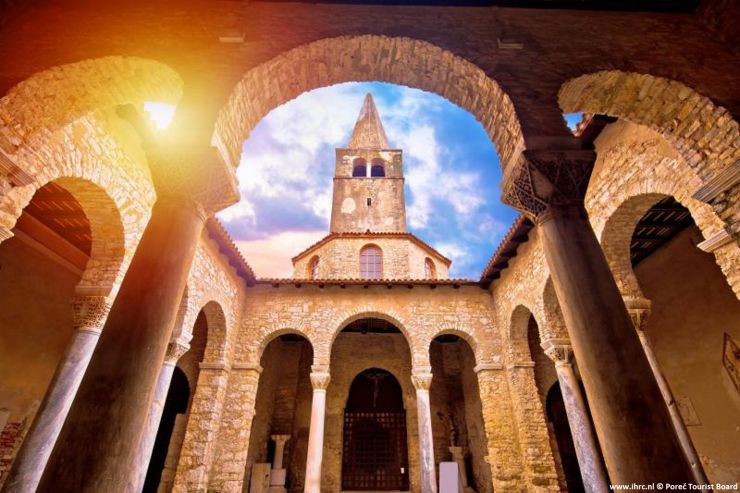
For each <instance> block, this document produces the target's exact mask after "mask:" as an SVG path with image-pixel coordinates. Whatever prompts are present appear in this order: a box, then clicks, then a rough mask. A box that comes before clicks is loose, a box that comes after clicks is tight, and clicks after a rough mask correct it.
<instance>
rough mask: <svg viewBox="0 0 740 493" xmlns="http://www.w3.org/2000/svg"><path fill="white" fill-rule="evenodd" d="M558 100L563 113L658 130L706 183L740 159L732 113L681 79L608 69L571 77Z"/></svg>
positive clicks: (739, 146)
mask: <svg viewBox="0 0 740 493" xmlns="http://www.w3.org/2000/svg"><path fill="white" fill-rule="evenodd" d="M558 102H559V104H560V108H561V109H562V111H563V113H578V112H584V113H592V114H603V115H609V116H616V117H619V118H623V119H625V120H629V121H631V122H634V123H639V124H641V125H645V126H647V127H649V128H651V129H652V130H655V131H656V132H658V133H659V134H661V135H662V136H663V137H665V138H666V140H668V141H669V142H670V143H671V144H672V145H673V146H674V147H675V148H676V150H677V151H678V152H679V153H680V154H681V155H682V156H683V158H684V159H685V160H686V162H687V163H688V164H689V166H691V167H692V168H694V169H695V170H696V172H697V174H698V175H699V177H700V178H701V179H702V181H703V182H706V181H708V180H709V179H711V178H713V177H714V176H716V175H717V174H719V173H721V172H722V171H724V170H726V169H727V168H729V167H731V166H734V165H735V163H736V162H737V161H738V159H740V132H739V131H738V124H737V122H736V121H735V120H734V119H733V117H732V114H731V113H730V112H729V111H728V110H726V109H725V108H723V107H721V106H716V105H715V104H714V103H713V102H712V101H711V100H710V99H709V98H707V97H705V96H702V95H701V94H699V93H698V92H696V91H694V90H693V89H692V88H690V87H688V86H686V85H684V84H682V83H680V82H677V81H673V80H669V79H665V78H662V77H655V76H652V75H649V74H638V73H634V72H622V71H619V70H605V71H601V72H595V73H592V74H586V75H581V76H580V77H576V78H574V79H571V80H569V81H567V82H566V83H565V84H563V85H562V87H561V88H560V91H559V93H558Z"/></svg>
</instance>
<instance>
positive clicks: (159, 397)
mask: <svg viewBox="0 0 740 493" xmlns="http://www.w3.org/2000/svg"><path fill="white" fill-rule="evenodd" d="M188 349H190V344H188V343H187V342H186V341H183V340H174V341H172V342H170V343H169V345H168V346H167V354H166V355H165V358H164V364H162V369H161V370H160V371H159V378H157V386H156V387H155V388H154V398H153V400H152V407H151V409H149V416H148V417H147V420H146V427H145V428H144V433H143V434H142V436H141V441H140V442H139V451H138V453H137V459H136V466H135V467H134V469H133V471H132V472H131V474H132V476H134V477H136V478H138V479H137V482H136V488H135V490H134V491H137V492H138V491H141V490H142V489H143V488H144V480H145V479H146V473H147V471H148V470H149V461H150V460H151V458H152V452H153V451H154V442H155V440H156V439H157V432H159V423H160V421H161V420H162V411H164V403H165V402H166V401H167V394H168V393H169V390H170V383H172V374H173V373H174V371H175V365H176V364H177V360H179V359H180V357H181V356H182V355H183V354H185V353H186V352H187V351H188Z"/></svg>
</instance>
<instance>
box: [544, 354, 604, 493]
mask: <svg viewBox="0 0 740 493" xmlns="http://www.w3.org/2000/svg"><path fill="white" fill-rule="evenodd" d="M542 347H543V348H544V350H545V354H547V356H548V357H549V358H550V359H551V360H552V361H553V362H554V363H555V371H556V372H557V374H558V382H559V383H560V391H561V393H562V395H563V402H564V403H565V412H566V414H567V415H568V425H569V426H570V432H571V436H572V437H573V445H574V447H575V449H576V456H577V457H578V467H579V468H580V470H581V478H583V486H584V487H585V489H586V491H587V492H589V493H596V492H598V493H604V492H608V491H609V477H608V476H607V474H606V471H605V470H604V466H603V465H602V462H601V453H600V452H599V443H598V441H597V440H596V436H595V435H594V433H593V429H592V425H591V419H590V418H589V415H588V410H587V409H586V401H585V400H584V399H583V395H582V394H581V386H580V383H579V382H578V378H576V374H575V371H574V370H573V361H572V358H573V351H572V349H571V347H570V345H568V343H567V342H564V341H557V340H551V341H545V342H544V343H542Z"/></svg>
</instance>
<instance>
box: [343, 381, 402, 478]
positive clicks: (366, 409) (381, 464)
mask: <svg viewBox="0 0 740 493" xmlns="http://www.w3.org/2000/svg"><path fill="white" fill-rule="evenodd" d="M406 435H407V434H406V410H405V408H404V404H403V395H402V390H401V385H400V384H399V383H398V380H396V377H394V376H393V374H392V373H390V372H389V371H386V370H382V369H380V368H369V369H367V370H364V371H362V372H361V373H359V374H358V375H357V376H356V377H355V378H354V380H352V385H351V386H350V389H349V396H348V397H347V405H346V407H345V409H344V430H343V439H342V490H343V491H352V490H361V491H382V490H389V491H399V490H400V491H405V490H407V489H408V487H409V477H408V469H409V464H408V450H407V438H406Z"/></svg>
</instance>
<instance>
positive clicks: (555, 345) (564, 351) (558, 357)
mask: <svg viewBox="0 0 740 493" xmlns="http://www.w3.org/2000/svg"><path fill="white" fill-rule="evenodd" d="M542 349H544V351H545V354H546V355H547V357H548V358H550V359H551V360H552V361H553V363H555V367H556V368H557V367H559V366H572V365H573V347H572V346H571V345H570V341H568V340H563V339H550V340H548V341H545V342H543V343H542Z"/></svg>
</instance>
